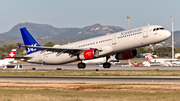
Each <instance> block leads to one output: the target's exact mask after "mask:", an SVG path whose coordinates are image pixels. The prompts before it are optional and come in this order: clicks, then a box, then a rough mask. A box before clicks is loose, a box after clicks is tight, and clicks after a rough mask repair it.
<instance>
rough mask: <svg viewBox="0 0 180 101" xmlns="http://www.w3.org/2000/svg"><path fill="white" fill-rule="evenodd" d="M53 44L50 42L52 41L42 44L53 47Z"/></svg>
mask: <svg viewBox="0 0 180 101" xmlns="http://www.w3.org/2000/svg"><path fill="white" fill-rule="evenodd" d="M54 45H55V44H54V43H52V42H47V43H46V44H45V45H43V46H48V47H53V46H54Z"/></svg>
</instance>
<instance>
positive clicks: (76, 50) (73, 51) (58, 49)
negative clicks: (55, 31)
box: [22, 45, 101, 55]
mask: <svg viewBox="0 0 180 101" xmlns="http://www.w3.org/2000/svg"><path fill="white" fill-rule="evenodd" d="M22 47H26V48H31V49H33V48H34V49H37V50H41V51H52V52H59V53H70V54H74V55H76V54H79V53H80V52H81V51H84V50H87V49H83V48H69V47H41V46H27V45H23V46H22ZM98 50H101V49H98Z"/></svg>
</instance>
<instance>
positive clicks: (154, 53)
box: [150, 44, 156, 55]
mask: <svg viewBox="0 0 180 101" xmlns="http://www.w3.org/2000/svg"><path fill="white" fill-rule="evenodd" d="M150 47H151V49H152V52H151V54H152V55H156V51H154V44H150Z"/></svg>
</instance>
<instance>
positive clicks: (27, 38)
mask: <svg viewBox="0 0 180 101" xmlns="http://www.w3.org/2000/svg"><path fill="white" fill-rule="evenodd" d="M20 31H21V35H22V38H23V41H24V45H28V46H40V45H39V44H38V43H37V41H36V40H35V39H34V38H33V37H32V35H31V34H30V33H29V32H28V30H27V29H26V28H25V27H24V28H21V29H20ZM37 51H39V50H36V49H33V48H26V52H27V54H31V53H34V52H37Z"/></svg>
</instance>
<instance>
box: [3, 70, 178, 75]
mask: <svg viewBox="0 0 180 101" xmlns="http://www.w3.org/2000/svg"><path fill="white" fill-rule="evenodd" d="M0 76H180V71H168V70H158V71H157V70H142V71H124V70H119V71H87V70H82V71H79V70H73V71H63V70H62V71H27V70H26V71H0Z"/></svg>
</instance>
